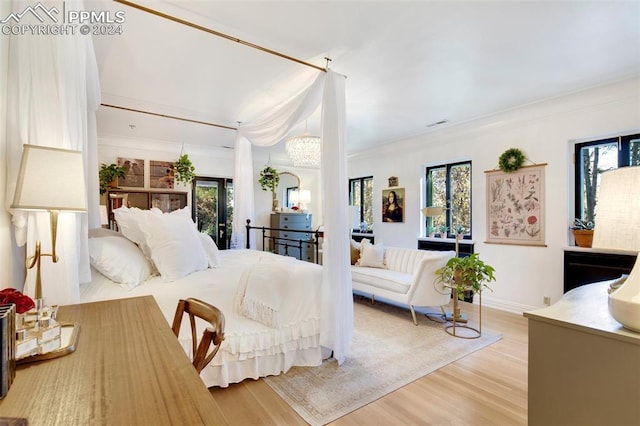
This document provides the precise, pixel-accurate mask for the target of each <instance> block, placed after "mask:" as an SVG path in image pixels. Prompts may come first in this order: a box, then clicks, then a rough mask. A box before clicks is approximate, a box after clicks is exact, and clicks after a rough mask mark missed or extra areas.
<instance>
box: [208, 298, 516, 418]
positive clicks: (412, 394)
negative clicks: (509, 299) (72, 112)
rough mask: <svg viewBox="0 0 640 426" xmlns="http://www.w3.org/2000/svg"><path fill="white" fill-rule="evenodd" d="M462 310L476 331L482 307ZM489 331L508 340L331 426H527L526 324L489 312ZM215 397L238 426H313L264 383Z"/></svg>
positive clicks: (485, 317)
mask: <svg viewBox="0 0 640 426" xmlns="http://www.w3.org/2000/svg"><path fill="white" fill-rule="evenodd" d="M461 308H462V311H463V312H465V313H468V314H469V320H470V323H471V324H473V323H474V321H475V323H476V324H477V314H478V306H477V305H470V304H467V303H462V304H461ZM482 328H483V329H485V330H491V331H494V332H498V333H501V334H502V339H501V340H500V341H498V342H497V343H495V344H493V345H491V346H488V347H486V348H483V349H481V350H479V351H477V352H474V353H472V354H470V355H468V356H466V357H464V358H462V359H460V360H458V361H455V362H453V363H451V364H449V365H447V366H445V367H443V368H441V369H440V370H437V371H435V372H433V373H431V374H429V375H427V376H424V377H422V378H421V379H419V380H416V381H415V382H413V383H410V384H409V385H407V386H404V387H402V388H400V389H398V390H396V391H395V392H392V393H390V394H388V395H386V396H384V397H383V398H380V399H379V400H377V401H374V402H372V403H371V404H369V405H366V406H364V407H362V408H360V409H359V410H356V411H354V412H352V413H350V414H348V415H346V416H344V417H342V418H340V419H338V420H336V421H335V422H333V423H331V425H336V426H349V425H363V424H367V425H372V424H385V425H396V424H403V425H526V424H527V357H528V352H527V351H528V327H527V320H526V318H524V317H523V316H522V315H517V314H513V313H509V312H504V311H499V310H496V309H491V308H486V307H484V308H483V309H482ZM443 333H444V330H443ZM451 338H452V339H455V338H456V337H451ZM211 394H212V395H213V396H214V398H215V399H216V402H218V404H219V406H220V407H222V410H223V411H224V416H225V418H226V419H227V420H228V421H229V423H231V424H233V425H305V424H306V422H305V421H304V420H303V419H302V418H301V417H300V416H299V415H298V414H297V413H296V412H295V411H294V410H293V409H292V408H291V407H289V405H287V403H286V402H284V401H283V400H282V399H281V398H280V397H279V396H278V395H277V394H276V393H275V392H274V391H273V390H271V388H270V387H269V385H267V384H266V383H265V382H264V381H263V380H256V381H254V380H245V381H243V382H242V383H237V384H234V385H231V386H229V387H228V388H226V389H219V388H212V389H211Z"/></svg>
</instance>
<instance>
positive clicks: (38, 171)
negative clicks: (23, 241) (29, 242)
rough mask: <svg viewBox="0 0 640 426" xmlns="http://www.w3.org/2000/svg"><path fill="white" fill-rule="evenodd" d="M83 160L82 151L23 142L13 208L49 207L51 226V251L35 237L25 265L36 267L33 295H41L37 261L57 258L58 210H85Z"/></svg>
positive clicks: (33, 208)
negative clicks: (45, 250) (42, 246)
mask: <svg viewBox="0 0 640 426" xmlns="http://www.w3.org/2000/svg"><path fill="white" fill-rule="evenodd" d="M86 192H87V191H86V188H85V179H84V163H83V158H82V152H81V151H71V150H67V149H60V148H53V147H48V146H39V145H28V144H25V145H23V150H22V160H21V162H20V170H19V172H18V180H17V183H16V191H15V194H14V197H13V203H12V204H11V208H12V209H16V210H27V211H48V212H49V215H50V229H51V253H42V252H41V251H40V240H37V241H36V244H35V253H34V254H33V255H32V256H30V257H28V258H27V261H26V266H27V268H28V269H31V268H33V267H34V266H35V267H36V288H35V299H36V300H41V299H42V279H41V274H40V265H41V258H42V256H50V257H51V260H52V261H53V262H54V263H56V262H58V256H57V255H56V235H57V230H58V213H60V212H61V211H65V212H83V211H86V210H87V194H86Z"/></svg>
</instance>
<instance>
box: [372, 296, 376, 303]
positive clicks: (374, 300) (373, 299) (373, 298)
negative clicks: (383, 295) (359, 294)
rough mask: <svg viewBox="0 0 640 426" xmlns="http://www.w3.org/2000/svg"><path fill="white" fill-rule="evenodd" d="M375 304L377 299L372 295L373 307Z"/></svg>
mask: <svg viewBox="0 0 640 426" xmlns="http://www.w3.org/2000/svg"><path fill="white" fill-rule="evenodd" d="M374 303H376V298H375V296H374V295H373V294H372V295H371V304H372V305H373V304H374Z"/></svg>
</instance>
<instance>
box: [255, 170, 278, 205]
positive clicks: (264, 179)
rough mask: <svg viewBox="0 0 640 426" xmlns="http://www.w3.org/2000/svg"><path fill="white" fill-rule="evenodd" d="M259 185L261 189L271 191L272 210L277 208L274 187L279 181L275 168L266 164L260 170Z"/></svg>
mask: <svg viewBox="0 0 640 426" xmlns="http://www.w3.org/2000/svg"><path fill="white" fill-rule="evenodd" d="M258 182H259V183H260V187H261V188H262V190H263V191H271V196H272V203H271V207H272V209H273V211H276V210H277V209H278V199H277V198H276V188H277V187H278V183H279V182H280V174H279V173H278V171H277V170H276V169H274V168H273V167H271V166H269V165H267V166H264V169H262V170H261V171H260V179H258Z"/></svg>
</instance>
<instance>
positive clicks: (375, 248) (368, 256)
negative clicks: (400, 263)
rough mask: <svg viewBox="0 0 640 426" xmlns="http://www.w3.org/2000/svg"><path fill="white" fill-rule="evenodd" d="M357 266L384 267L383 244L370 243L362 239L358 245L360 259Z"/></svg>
mask: <svg viewBox="0 0 640 426" xmlns="http://www.w3.org/2000/svg"><path fill="white" fill-rule="evenodd" d="M357 265H358V266H368V267H370V268H385V267H386V266H385V264H384V246H383V245H382V244H371V243H369V242H368V241H366V242H365V241H362V243H361V245H360V259H359V260H358V263H357Z"/></svg>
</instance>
